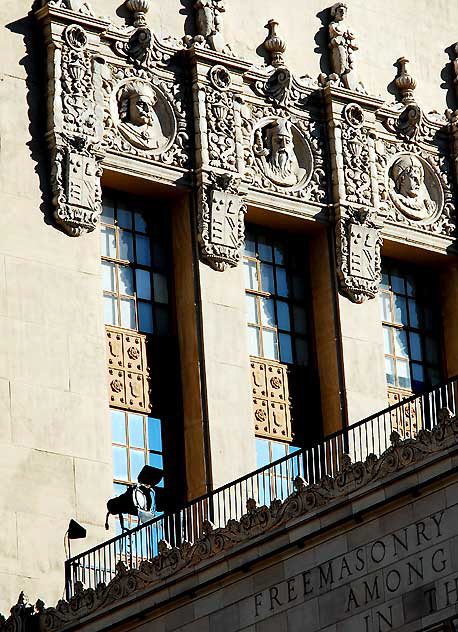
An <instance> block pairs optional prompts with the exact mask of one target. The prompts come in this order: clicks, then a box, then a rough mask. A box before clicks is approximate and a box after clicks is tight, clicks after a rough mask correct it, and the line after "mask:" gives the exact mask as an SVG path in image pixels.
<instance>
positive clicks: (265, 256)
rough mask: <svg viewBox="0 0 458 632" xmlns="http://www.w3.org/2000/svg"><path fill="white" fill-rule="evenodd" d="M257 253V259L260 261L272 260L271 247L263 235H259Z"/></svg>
mask: <svg viewBox="0 0 458 632" xmlns="http://www.w3.org/2000/svg"><path fill="white" fill-rule="evenodd" d="M258 252H259V258H260V259H261V260H262V261H272V260H273V257H272V245H271V244H270V242H269V240H268V239H267V237H265V236H264V235H260V237H259V239H258Z"/></svg>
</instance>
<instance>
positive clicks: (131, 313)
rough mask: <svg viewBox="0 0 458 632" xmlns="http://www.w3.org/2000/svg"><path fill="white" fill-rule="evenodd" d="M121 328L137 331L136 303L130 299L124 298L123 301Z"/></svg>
mask: <svg viewBox="0 0 458 632" xmlns="http://www.w3.org/2000/svg"><path fill="white" fill-rule="evenodd" d="M120 303H121V327H125V328H126V329H136V323H135V301H134V300H133V299H130V298H122V299H121V301H120Z"/></svg>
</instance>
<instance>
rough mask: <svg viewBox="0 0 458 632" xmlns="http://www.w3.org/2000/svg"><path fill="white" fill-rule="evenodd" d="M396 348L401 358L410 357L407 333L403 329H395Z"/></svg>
mask: <svg viewBox="0 0 458 632" xmlns="http://www.w3.org/2000/svg"><path fill="white" fill-rule="evenodd" d="M394 349H395V352H396V355H397V356H399V357H401V358H408V357H409V349H408V347H407V333H406V332H405V331H404V330H403V329H395V330H394Z"/></svg>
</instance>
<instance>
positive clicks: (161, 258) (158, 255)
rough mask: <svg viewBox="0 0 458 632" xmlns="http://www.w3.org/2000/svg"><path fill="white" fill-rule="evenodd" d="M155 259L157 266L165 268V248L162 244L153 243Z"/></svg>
mask: <svg viewBox="0 0 458 632" xmlns="http://www.w3.org/2000/svg"><path fill="white" fill-rule="evenodd" d="M153 261H154V265H155V266H156V267H157V268H165V263H166V261H165V250H164V248H163V246H162V245H161V244H158V243H154V244H153Z"/></svg>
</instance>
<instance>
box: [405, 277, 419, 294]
mask: <svg viewBox="0 0 458 632" xmlns="http://www.w3.org/2000/svg"><path fill="white" fill-rule="evenodd" d="M416 285H417V282H416V280H415V278H414V277H412V276H410V275H408V276H407V278H406V287H407V295H408V296H415V294H416Z"/></svg>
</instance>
